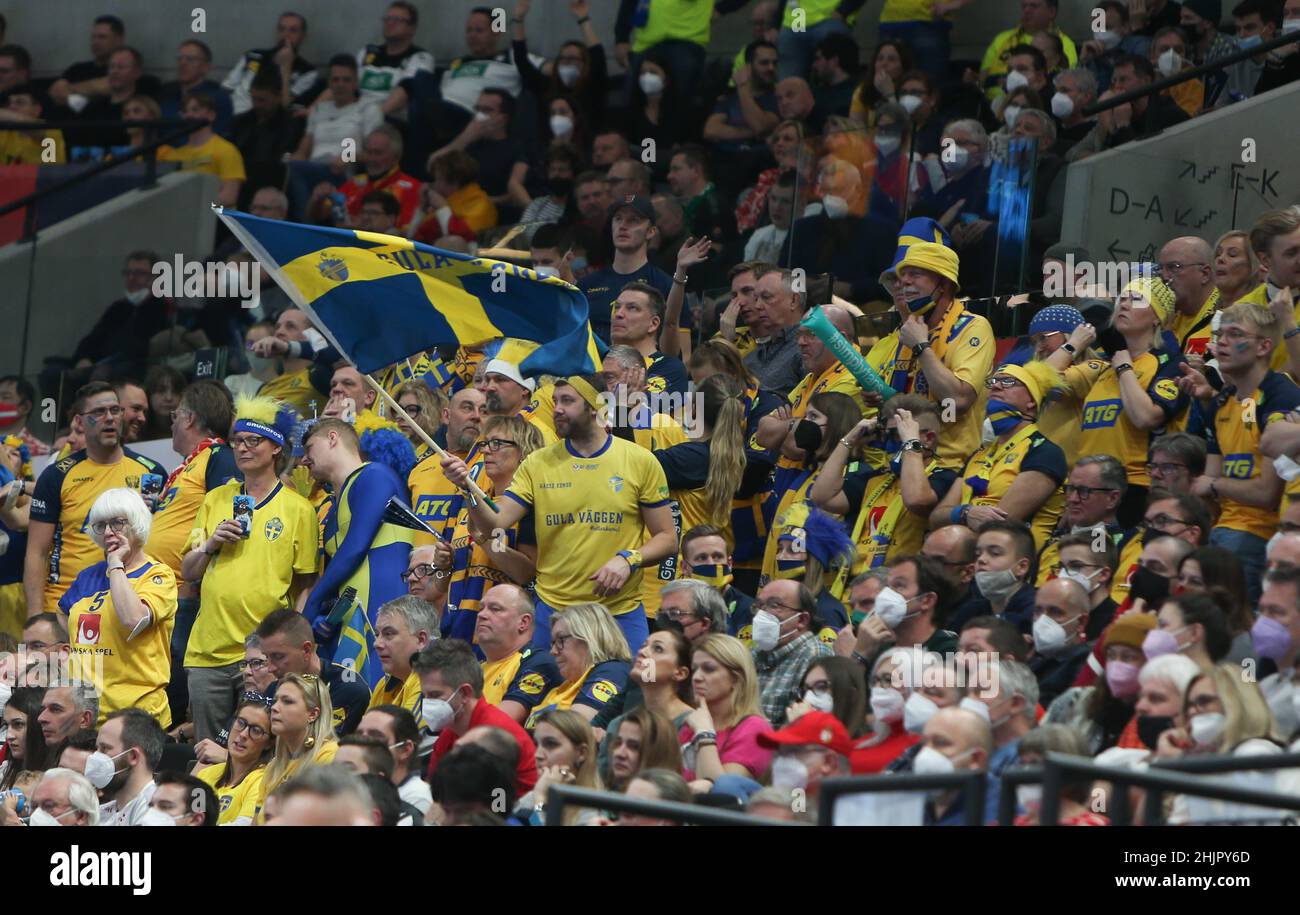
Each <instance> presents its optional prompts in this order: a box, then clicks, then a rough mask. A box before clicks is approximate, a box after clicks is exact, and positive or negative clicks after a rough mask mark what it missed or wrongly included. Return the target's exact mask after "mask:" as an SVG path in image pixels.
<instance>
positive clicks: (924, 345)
mask: <svg viewBox="0 0 1300 915" xmlns="http://www.w3.org/2000/svg"><path fill="white" fill-rule="evenodd" d="M929 348H930V341H929V340H922V341H921V342H920V343H918V344H916V346H914V347H912V352H914V353H916V355H917V356H920V355H921V354H922V353H923V352H925V351H926V350H928V349H929Z"/></svg>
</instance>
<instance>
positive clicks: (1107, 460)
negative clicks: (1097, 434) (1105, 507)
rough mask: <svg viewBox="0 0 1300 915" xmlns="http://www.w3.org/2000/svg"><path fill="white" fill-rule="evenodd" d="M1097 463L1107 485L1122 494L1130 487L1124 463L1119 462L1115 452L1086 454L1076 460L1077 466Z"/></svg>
mask: <svg viewBox="0 0 1300 915" xmlns="http://www.w3.org/2000/svg"><path fill="white" fill-rule="evenodd" d="M1092 464H1095V465H1096V466H1097V468H1098V469H1099V470H1100V471H1101V481H1102V482H1103V483H1105V484H1106V485H1107V486H1113V487H1114V488H1115V489H1118V490H1119V494H1120V495H1121V496H1122V495H1124V492H1125V491H1126V490H1127V489H1128V474H1127V473H1126V472H1125V471H1124V465H1123V464H1121V463H1120V462H1119V458H1117V457H1115V456H1114V455H1113V454H1085V455H1084V456H1083V457H1081V458H1079V459H1078V460H1077V461H1075V462H1074V466H1075V467H1087V466H1089V465H1092Z"/></svg>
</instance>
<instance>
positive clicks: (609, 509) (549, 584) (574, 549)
mask: <svg viewBox="0 0 1300 915" xmlns="http://www.w3.org/2000/svg"><path fill="white" fill-rule="evenodd" d="M503 498H506V499H513V500H515V501H516V502H518V503H519V504H520V505H522V506H523V507H524V508H526V509H528V510H529V511H531V512H532V514H533V523H534V532H535V533H536V535H537V555H538V559H537V595H538V597H540V598H541V599H542V600H543V601H544V602H545V603H546V604H548V605H549V606H551V607H553V608H556V609H557V610H559V609H562V608H564V607H567V606H569V605H571V604H577V603H583V602H586V601H592V600H597V599H598V598H597V597H596V595H595V594H594V593H593V591H592V583H591V580H590V579H591V576H592V575H594V574H595V573H596V571H597V570H598V569H599V568H600V567H601V566H603V565H604V564H605V563H606V562H608V561H609V560H610V559H612V558H613V557H614V556H615V555H616V554H617V553H618V552H619V551H620V550H636V549H640V548H641V546H642V544H643V543H644V542H645V541H644V539H643V538H644V536H645V526H644V524H643V522H642V519H641V510H642V509H647V508H658V507H660V506H662V505H667V504H669V502H670V498H669V495H668V481H667V480H666V479H665V478H664V471H663V468H662V467H660V466H659V462H658V461H657V460H655V457H654V455H652V454H651V453H650V452H649V451H647V450H645V449H644V448H642V447H641V446H639V445H636V444H634V443H632V442H629V441H625V440H624V439H621V438H615V437H614V436H609V437H608V438H607V439H606V440H605V444H604V445H602V446H601V448H600V449H599V450H598V451H597V452H596V453H595V454H592V455H590V456H586V455H581V454H578V453H577V452H575V451H574V450H573V446H572V443H571V442H570V441H569V440H568V439H565V440H564V441H562V442H560V443H559V444H556V445H552V446H550V447H549V448H543V449H542V450H541V451H534V452H533V453H532V454H530V455H529V456H528V457H527V458H525V459H524V462H523V463H522V464H521V465H520V466H519V469H518V470H517V471H515V476H514V480H513V481H512V482H511V484H510V488H509V489H508V490H507V491H506V493H505V495H504V496H503ZM641 587H642V573H641V570H640V569H634V570H633V572H632V574H631V575H630V576H629V577H628V580H627V582H626V583H625V584H624V585H623V588H622V590H621V591H619V593H618V594H616V595H613V596H610V597H606V598H601V599H599V600H600V601H601V603H603V604H605V606H607V607H609V609H610V612H611V613H613V614H614V615H615V616H618V615H620V614H623V613H630V612H631V611H633V610H635V609H636V607H637V605H638V604H639V603H640V600H641Z"/></svg>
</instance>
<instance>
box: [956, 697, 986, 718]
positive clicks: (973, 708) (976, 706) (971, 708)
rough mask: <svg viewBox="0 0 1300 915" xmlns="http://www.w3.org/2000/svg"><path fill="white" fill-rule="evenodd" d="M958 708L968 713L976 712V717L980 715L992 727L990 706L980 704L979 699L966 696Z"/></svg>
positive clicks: (958, 704)
mask: <svg viewBox="0 0 1300 915" xmlns="http://www.w3.org/2000/svg"><path fill="white" fill-rule="evenodd" d="M957 707H958V708H964V709H965V710H966V711H968V712H974V713H975V714H976V715H979V716H980V717H981V718H983V719H984V720H985V721H987V722H988V723H989V724H990V725H992V724H993V719H992V717H990V715H989V707H988V705H986V704H985V703H983V702H980V701H979V700H978V699H975V698H973V697H971V696H966V697H964V698H963V699H962V700H961V702H959V703H957Z"/></svg>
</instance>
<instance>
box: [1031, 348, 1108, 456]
mask: <svg viewBox="0 0 1300 915" xmlns="http://www.w3.org/2000/svg"><path fill="white" fill-rule="evenodd" d="M1106 365H1107V364H1106V363H1105V362H1103V361H1101V360H1100V359H1085V360H1084V361H1083V362H1080V363H1079V364H1078V365H1072V366H1070V367H1069V368H1067V369H1066V370H1065V372H1064V373H1063V378H1064V382H1063V384H1062V386H1061V387H1059V388H1056V389H1055V390H1052V391H1049V392H1048V394H1047V396H1046V397H1045V398H1044V402H1043V404H1042V405H1041V406H1040V407H1039V408H1038V419H1037V420H1035V422H1036V423H1037V425H1038V431H1039V432H1041V433H1043V435H1045V436H1047V438H1048V440H1049V441H1051V442H1054V443H1055V444H1056V445H1057V447H1059V448H1060V449H1061V451H1062V452H1064V453H1065V463H1066V464H1068V465H1069V466H1071V467H1073V466H1074V462H1075V461H1077V460H1078V459H1079V457H1080V456H1081V455H1080V453H1079V434H1080V432H1081V431H1082V430H1081V429H1080V423H1079V417H1080V416H1081V415H1082V414H1083V401H1084V399H1085V398H1087V396H1088V392H1089V391H1091V390H1092V386H1093V385H1094V384H1096V383H1097V378H1098V377H1100V375H1101V373H1102V372H1103V371H1104V370H1105V369H1106Z"/></svg>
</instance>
